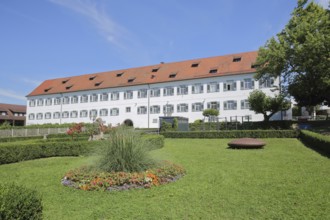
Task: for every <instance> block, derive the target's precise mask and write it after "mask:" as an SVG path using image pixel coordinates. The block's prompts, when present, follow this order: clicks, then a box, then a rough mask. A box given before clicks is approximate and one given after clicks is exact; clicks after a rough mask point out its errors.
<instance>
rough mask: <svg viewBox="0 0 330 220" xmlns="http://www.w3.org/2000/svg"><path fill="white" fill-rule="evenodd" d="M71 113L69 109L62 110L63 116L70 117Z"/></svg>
mask: <svg viewBox="0 0 330 220" xmlns="http://www.w3.org/2000/svg"><path fill="white" fill-rule="evenodd" d="M69 116H70V113H69V112H68V111H64V112H62V118H69Z"/></svg>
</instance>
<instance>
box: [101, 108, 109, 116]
mask: <svg viewBox="0 0 330 220" xmlns="http://www.w3.org/2000/svg"><path fill="white" fill-rule="evenodd" d="M108 114H109V111H108V109H106V108H103V109H101V110H100V116H108Z"/></svg>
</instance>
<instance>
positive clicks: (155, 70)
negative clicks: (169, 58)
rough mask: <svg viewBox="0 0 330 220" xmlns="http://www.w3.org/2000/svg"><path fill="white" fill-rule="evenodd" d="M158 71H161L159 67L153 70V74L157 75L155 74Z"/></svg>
mask: <svg viewBox="0 0 330 220" xmlns="http://www.w3.org/2000/svg"><path fill="white" fill-rule="evenodd" d="M158 70H159V67H156V68H153V69H152V70H151V72H153V73H155V72H157V71H158Z"/></svg>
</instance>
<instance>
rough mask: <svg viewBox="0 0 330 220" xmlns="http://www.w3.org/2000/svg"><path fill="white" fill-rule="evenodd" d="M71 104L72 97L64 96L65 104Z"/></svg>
mask: <svg viewBox="0 0 330 220" xmlns="http://www.w3.org/2000/svg"><path fill="white" fill-rule="evenodd" d="M67 104H70V97H69V96H64V97H63V105H67Z"/></svg>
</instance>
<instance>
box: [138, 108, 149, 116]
mask: <svg viewBox="0 0 330 220" xmlns="http://www.w3.org/2000/svg"><path fill="white" fill-rule="evenodd" d="M147 111H148V108H147V106H139V107H138V108H137V114H138V115H145V114H147Z"/></svg>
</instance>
